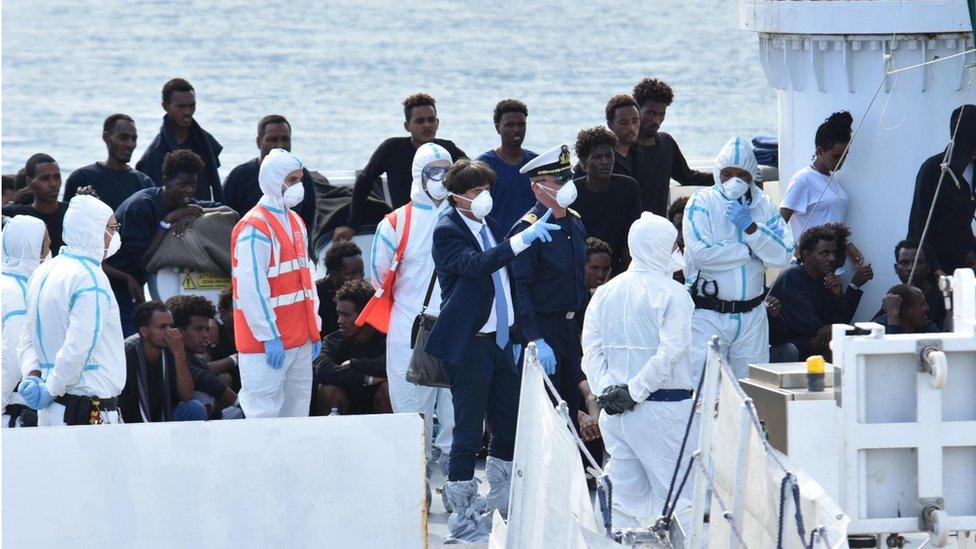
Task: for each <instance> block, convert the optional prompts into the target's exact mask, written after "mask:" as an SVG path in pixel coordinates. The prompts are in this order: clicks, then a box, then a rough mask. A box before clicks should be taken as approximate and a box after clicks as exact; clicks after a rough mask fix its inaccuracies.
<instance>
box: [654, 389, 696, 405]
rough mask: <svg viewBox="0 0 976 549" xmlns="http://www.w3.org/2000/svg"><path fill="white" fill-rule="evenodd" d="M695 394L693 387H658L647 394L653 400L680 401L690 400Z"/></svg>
mask: <svg viewBox="0 0 976 549" xmlns="http://www.w3.org/2000/svg"><path fill="white" fill-rule="evenodd" d="M692 395H694V392H693V391H692V390H691V389H658V390H657V391H654V392H653V393H651V394H649V395H647V399H645V400H650V401H653V402H680V401H682V400H688V399H689V398H691V397H692Z"/></svg>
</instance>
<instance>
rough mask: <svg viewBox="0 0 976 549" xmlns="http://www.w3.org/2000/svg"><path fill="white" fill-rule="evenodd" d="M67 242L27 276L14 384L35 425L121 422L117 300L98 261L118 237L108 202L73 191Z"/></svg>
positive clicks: (114, 247)
mask: <svg viewBox="0 0 976 549" xmlns="http://www.w3.org/2000/svg"><path fill="white" fill-rule="evenodd" d="M63 235H64V243H65V245H64V247H62V248H61V252H60V253H59V254H58V256H57V257H55V258H53V259H51V260H49V261H45V262H44V263H43V264H42V265H41V266H40V267H38V268H37V269H36V270H35V271H34V274H33V275H32V276H31V277H30V281H29V283H28V287H27V307H26V314H25V319H24V325H25V329H24V331H23V333H22V334H21V339H20V345H19V347H18V355H19V357H20V364H21V370H22V372H27V373H31V374H34V373H36V372H35V371H39V372H40V376H38V375H30V376H28V377H27V378H26V379H25V380H24V381H22V382H21V383H20V386H19V388H18V389H17V391H18V392H19V393H20V395H21V396H22V397H23V398H24V401H25V402H27V405H28V406H30V407H31V408H33V409H35V410H38V414H37V422H38V425H88V424H102V423H118V422H119V413H118V406H117V398H116V397H117V396H118V394H119V393H120V392H121V391H122V387H123V386H124V385H125V355H124V353H123V345H122V325H121V321H120V319H119V306H118V303H117V302H116V301H115V296H114V295H113V294H112V290H111V288H110V287H109V282H108V277H107V276H105V273H104V272H103V271H102V261H103V260H104V259H105V258H106V257H108V256H111V255H112V254H113V253H115V252H116V251H118V249H119V247H120V246H121V240H120V238H119V234H118V224H117V223H116V221H115V216H114V215H113V214H112V209H111V208H109V207H108V206H106V205H105V204H104V203H103V202H102V201H100V200H98V199H97V198H95V197H92V196H76V197H74V198H73V199H71V202H70V203H69V204H68V210H67V212H66V213H65V215H64V232H63Z"/></svg>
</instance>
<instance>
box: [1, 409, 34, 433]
mask: <svg viewBox="0 0 976 549" xmlns="http://www.w3.org/2000/svg"><path fill="white" fill-rule="evenodd" d="M3 413H4V414H6V415H7V416H9V417H10V419H9V420H8V421H7V427H10V428H13V427H16V426H17V420H18V419H20V424H21V425H23V426H24V427H37V412H35V411H34V410H32V409H31V408H29V407H27V406H25V405H23V404H8V405H7V407H6V408H4V410H3Z"/></svg>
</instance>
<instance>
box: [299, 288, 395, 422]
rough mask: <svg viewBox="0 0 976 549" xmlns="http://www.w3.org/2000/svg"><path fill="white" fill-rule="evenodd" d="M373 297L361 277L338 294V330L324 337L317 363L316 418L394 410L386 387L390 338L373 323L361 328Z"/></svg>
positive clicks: (315, 380) (313, 385)
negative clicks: (359, 322)
mask: <svg viewBox="0 0 976 549" xmlns="http://www.w3.org/2000/svg"><path fill="white" fill-rule="evenodd" d="M371 297H373V287H372V286H370V285H369V283H368V282H366V281H365V280H362V279H353V280H349V281H348V282H346V283H345V284H343V285H342V287H341V288H339V290H338V291H337V292H336V296H335V302H334V303H333V307H335V309H336V312H337V313H338V315H339V329H338V330H336V331H335V332H332V333H331V334H329V335H327V336H325V339H324V340H323V341H322V353H321V354H320V355H319V356H317V357H315V358H314V359H313V362H312V365H313V366H314V368H315V378H314V382H313V383H312V387H313V392H312V407H313V409H314V408H317V409H318V413H317V414H316V415H328V414H330V413H331V410H336V411H338V412H339V413H340V414H343V415H345V414H369V413H377V412H379V413H389V412H392V411H393V407H392V406H391V405H390V392H389V389H388V387H387V383H386V336H385V335H384V334H382V333H380V332H378V331H376V330H375V329H373V327H372V326H370V325H369V324H364V325H363V326H356V319H357V318H359V313H361V312H362V311H363V307H365V306H366V303H368V302H369V300H370V298H371ZM313 412H314V410H313Z"/></svg>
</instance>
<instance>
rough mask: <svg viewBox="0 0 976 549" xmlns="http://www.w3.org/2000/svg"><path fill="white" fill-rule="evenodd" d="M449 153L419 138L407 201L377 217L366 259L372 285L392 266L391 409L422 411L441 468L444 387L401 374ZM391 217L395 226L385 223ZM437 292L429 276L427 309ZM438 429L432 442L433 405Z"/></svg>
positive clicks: (447, 442) (447, 428) (446, 415)
mask: <svg viewBox="0 0 976 549" xmlns="http://www.w3.org/2000/svg"><path fill="white" fill-rule="evenodd" d="M452 161H453V159H452V158H451V155H450V153H448V152H447V149H445V148H444V147H441V146H440V145H438V144H436V143H425V144H423V145H421V146H420V147H418V148H417V152H416V153H415V154H414V157H413V168H412V172H413V185H412V187H411V189H410V202H408V203H407V204H405V205H403V206H401V207H399V208H397V209H396V211H395V212H393V214H391V215H390V216H387V217H386V218H384V219H383V221H381V222H380V224H379V226H378V227H377V229H376V235H375V236H374V238H373V251H372V254H371V258H370V268H369V277H370V282H372V284H373V286H374V287H375V288H377V289H380V288H382V287H383V283H384V281H385V280H386V278H387V277H388V276H390V275H391V268H392V269H395V270H396V274H395V277H396V278H395V282H394V284H393V293H392V298H393V310H392V311H391V313H390V319H389V331H388V333H387V335H386V373H387V376H388V379H389V385H390V401H391V402H392V404H393V411H394V412H396V413H405V412H406V413H410V412H412V413H422V414H423V415H424V422H425V425H426V432H427V440H428V442H427V452H428V456H429V457H430V461H431V462H432V463H434V462H437V463H440V465H441V467H442V468H443V469H445V470H446V467H447V460H448V458H449V456H450V455H451V431H452V429H453V428H454V405H453V404H452V401H451V391H450V389H438V388H435V387H424V386H422V385H414V384H413V383H410V382H409V381H407V379H406V373H407V366H408V365H409V364H410V356H411V353H412V350H411V348H410V343H411V341H410V336H411V330H412V329H413V322H414V319H415V318H416V317H417V315H418V314H419V313H420V310H421V308H422V307H423V303H424V297H425V296H426V294H427V288H428V286H429V285H430V281H431V277H433V274H434V259H433V258H432V257H431V251H430V250H431V245H432V242H433V234H434V226H435V225H437V221H438V220H440V218H441V217H443V216H444V215H445V214H447V213H448V212H449V211H450V210H451V206H450V205H449V204H448V203H447V200H446V198H447V195H448V192H447V189H446V188H444V175H445V174H446V173H447V169H448V168H450V167H451V162H452ZM408 208H410V209H412V211H411V212H410V231H409V234H404V229H405V227H406V216H407V209H408ZM391 217H392V218H394V219H396V227H394V226H393V224H392V223H391ZM404 238H405V239H406V241H405V242H403V243H404V244H405V246H406V247H405V248H404V250H403V259H402V260H401V261H400V262H399V264H398V265H396V266H394V265H393V262H394V258H395V257H396V255H397V249H398V247H399V246H400V245H401V241H402V239H404ZM440 302H441V291H440V288H439V287H438V285H437V281H436V280H435V281H434V290H433V292H431V295H430V302H429V303H428V306H427V310H428V312H430V313H431V314H434V315H436V314H437V311H439V310H440ZM435 409H436V410H437V420H438V424H439V426H440V431H439V432H438V433H437V438H436V439H435V440H434V441H433V451H431V441H430V438H431V434H432V433H431V430H432V426H433V415H434V410H435Z"/></svg>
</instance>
